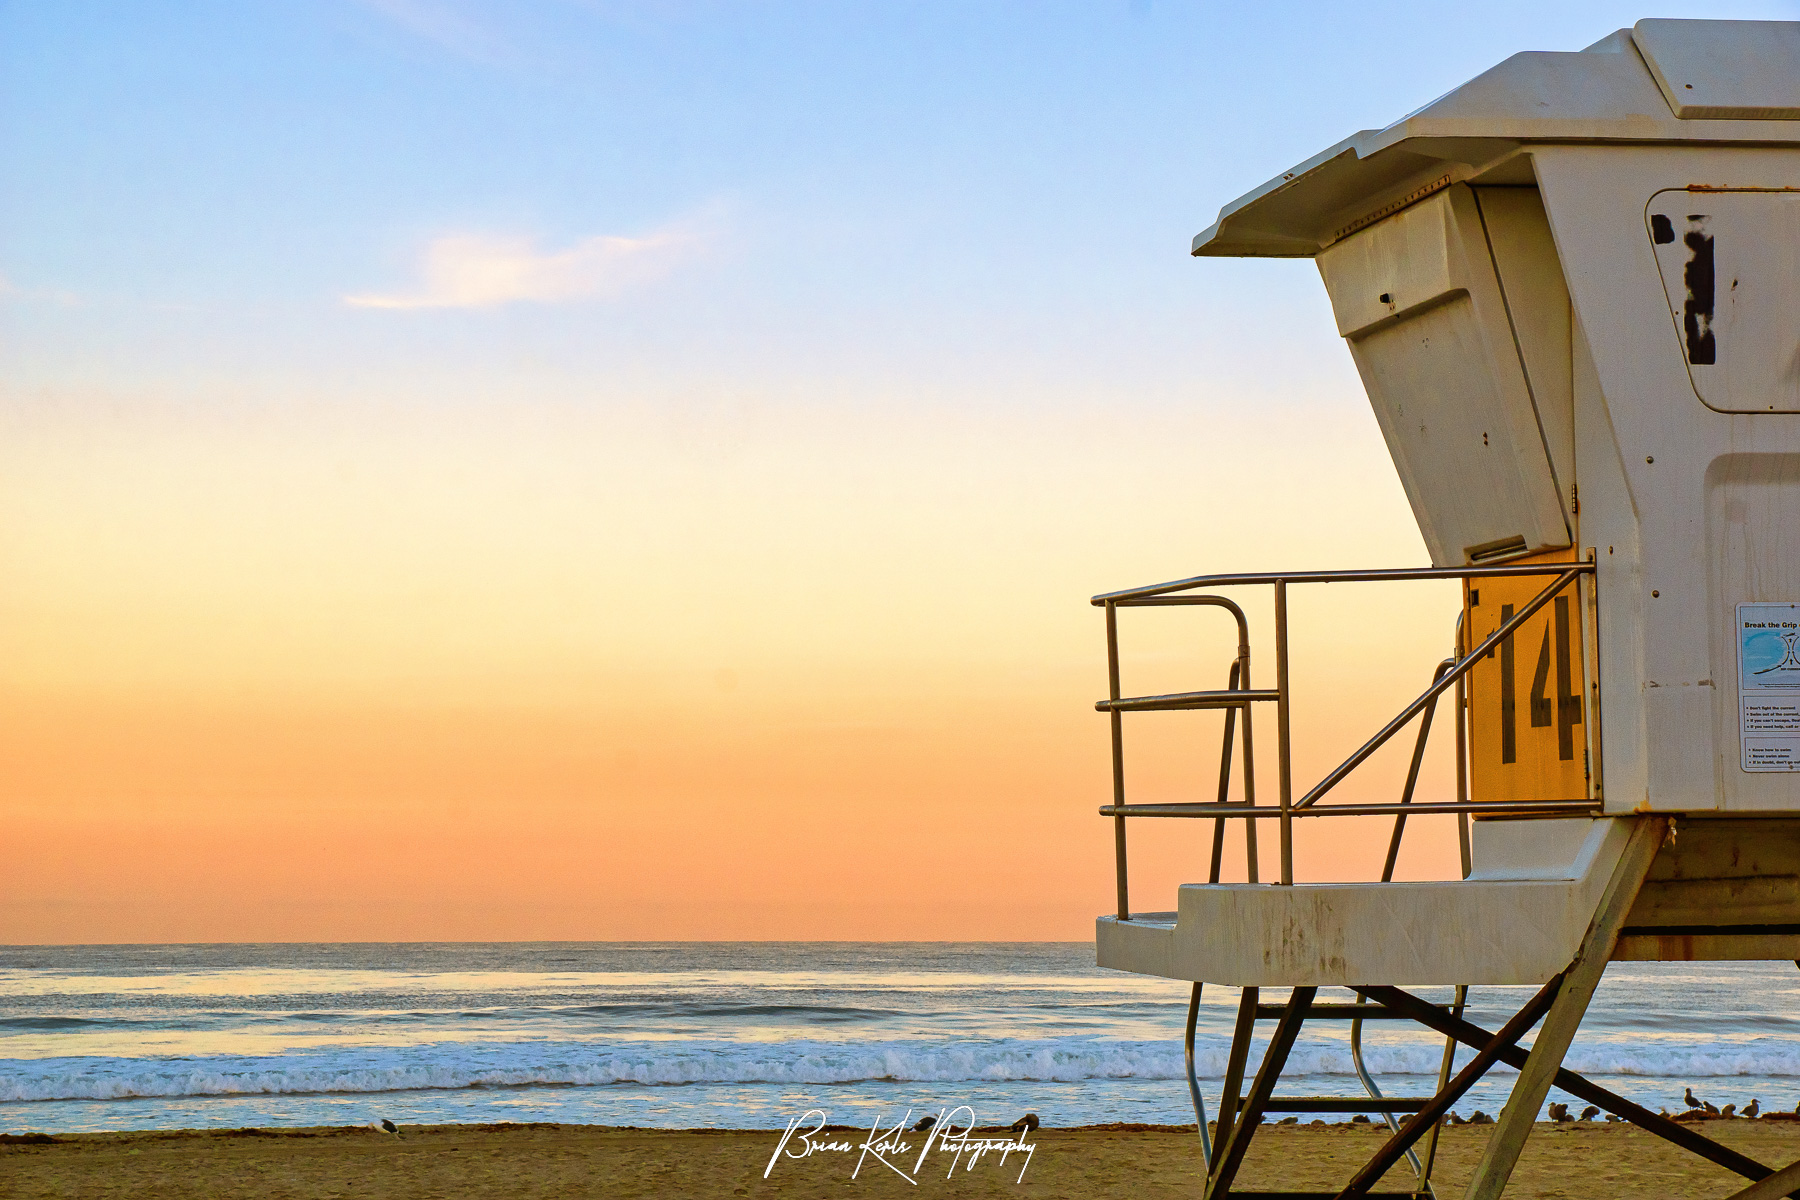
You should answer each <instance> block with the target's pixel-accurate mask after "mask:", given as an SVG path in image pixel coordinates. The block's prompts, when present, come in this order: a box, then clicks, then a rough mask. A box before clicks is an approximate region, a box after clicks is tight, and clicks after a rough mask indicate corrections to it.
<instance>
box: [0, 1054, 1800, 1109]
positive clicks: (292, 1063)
mask: <svg viewBox="0 0 1800 1200" xmlns="http://www.w3.org/2000/svg"><path fill="white" fill-rule="evenodd" d="M1441 1054H1442V1050H1441V1048H1440V1047H1438V1046H1434V1045H1428V1044H1426V1045H1390V1046H1372V1047H1370V1048H1369V1049H1368V1054H1367V1062H1368V1065H1369V1068H1370V1069H1371V1070H1372V1071H1374V1072H1376V1073H1377V1074H1401V1075H1408V1074H1410V1075H1427V1074H1433V1073H1435V1072H1436V1071H1437V1069H1438V1064H1439V1061H1440V1058H1441ZM1463 1057H1466V1055H1464V1056H1463ZM1225 1059H1226V1048H1225V1046H1224V1045H1223V1044H1214V1045H1209V1046H1205V1047H1202V1048H1201V1049H1200V1051H1199V1053H1198V1054H1197V1056H1196V1067H1197V1070H1198V1072H1199V1073H1200V1074H1201V1075H1202V1076H1203V1077H1205V1078H1209V1079H1218V1078H1220V1077H1222V1076H1223V1074H1224V1072H1225ZM1459 1061H1461V1059H1459ZM1568 1065H1569V1066H1570V1067H1572V1068H1573V1069H1575V1070H1577V1071H1580V1072H1582V1073H1584V1074H1596V1075H1636V1076H1651V1077H1663V1078H1704V1077H1719V1076H1759V1077H1800V1045H1796V1044H1794V1043H1790V1042H1773V1043H1770V1042H1759V1043H1744V1044H1737V1045H1733V1044H1720V1043H1709V1044H1693V1045H1683V1046H1670V1045H1658V1044H1654V1043H1652V1044H1649V1045H1644V1046H1634V1047H1626V1046H1620V1045H1617V1044H1610V1045H1597V1046H1593V1047H1589V1048H1581V1047H1577V1049H1576V1051H1575V1052H1574V1053H1573V1054H1572V1055H1571V1056H1570V1058H1569V1060H1568ZM1352 1070H1353V1067H1352V1064H1351V1060H1350V1056H1349V1054H1348V1052H1347V1050H1346V1049H1345V1047H1343V1046H1342V1045H1341V1044H1336V1045H1333V1044H1325V1045H1302V1046H1300V1047H1297V1048H1296V1050H1295V1052H1294V1053H1293V1055H1292V1056H1291V1057H1290V1060H1289V1065H1288V1070H1287V1074H1288V1075H1289V1076H1290V1077H1293V1076H1298V1075H1348V1074H1350V1073H1351V1072H1352ZM1181 1077H1182V1060H1181V1052H1180V1048H1179V1046H1178V1045H1171V1044H1170V1043H1169V1042H1117V1041H1098V1040H1092V1039H1085V1038H1059V1039H1040V1040H1017V1041H1003V1042H994V1043H974V1044H969V1043H965V1044H948V1045H946V1044H942V1043H922V1042H889V1043H866V1042H862V1043H838V1042H824V1041H789V1042H783V1043H779V1044H775V1045H760V1044H759V1045H746V1044H742V1043H721V1042H711V1043H682V1044H671V1043H668V1042H656V1043H641V1044H637V1045H629V1046H618V1045H617V1044H615V1045H613V1046H611V1047H607V1048H600V1047H593V1046H568V1045H562V1046H557V1045H550V1044H545V1043H541V1042H539V1043H526V1044H516V1045H500V1046H495V1045H482V1046H468V1045H437V1046H416V1047H408V1048H406V1049H405V1050H403V1051H396V1050H347V1049H346V1050H329V1051H313V1052H308V1053H304V1054H289V1055H281V1056H274V1057H267V1058H255V1057H237V1056H218V1057H214V1058H206V1059H194V1058H184V1059H179V1060H157V1059H147V1058H137V1059H114V1058H64V1059H39V1060H23V1061H12V1062H0V1102H20V1101H45V1100H111V1099H124V1098H131V1097H175V1096H244V1095H284V1094H301V1093H374V1092H402V1091H416V1090H425V1089H463V1088H510V1087H525V1086H532V1085H537V1086H545V1085H551V1086H555V1085H560V1086H569V1087H598V1086H605V1085H611V1084H640V1085H643V1084H648V1085H681V1084H790V1085H821V1084H846V1083H859V1082H865V1081H872V1080H892V1081H898V1082H917V1083H959V1082H977V1081H980V1082H997V1081H1045V1082H1072V1081H1079V1080H1104V1079H1119V1080H1123V1079H1142V1080H1176V1079H1180V1078H1181Z"/></svg>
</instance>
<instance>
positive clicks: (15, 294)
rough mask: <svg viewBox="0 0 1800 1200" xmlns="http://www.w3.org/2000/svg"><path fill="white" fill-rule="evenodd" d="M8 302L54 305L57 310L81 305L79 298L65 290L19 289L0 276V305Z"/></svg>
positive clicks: (8, 278)
mask: <svg viewBox="0 0 1800 1200" xmlns="http://www.w3.org/2000/svg"><path fill="white" fill-rule="evenodd" d="M9 301H17V302H19V303H21V304H24V303H30V302H33V301H36V302H39V303H47V304H54V305H56V306H57V307H58V308H77V307H79V306H80V305H81V297H80V296H78V295H76V294H75V293H74V292H71V291H69V290H68V289H66V288H27V287H20V286H19V285H18V284H16V283H14V282H13V281H12V279H11V278H10V277H9V276H7V275H5V274H0V304H3V303H7V302H9Z"/></svg>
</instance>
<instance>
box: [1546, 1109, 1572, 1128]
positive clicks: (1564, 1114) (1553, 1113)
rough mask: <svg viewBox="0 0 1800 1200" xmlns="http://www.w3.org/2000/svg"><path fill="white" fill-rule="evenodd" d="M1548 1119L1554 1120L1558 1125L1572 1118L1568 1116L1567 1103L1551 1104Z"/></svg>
mask: <svg viewBox="0 0 1800 1200" xmlns="http://www.w3.org/2000/svg"><path fill="white" fill-rule="evenodd" d="M1550 1119H1551V1120H1552V1121H1555V1122H1556V1123H1557V1124H1558V1125H1561V1124H1562V1123H1563V1122H1564V1121H1570V1120H1573V1119H1574V1118H1573V1117H1571V1116H1569V1106H1568V1105H1566V1104H1552V1105H1551V1106H1550Z"/></svg>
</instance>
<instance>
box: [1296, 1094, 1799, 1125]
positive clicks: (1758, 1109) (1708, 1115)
mask: <svg viewBox="0 0 1800 1200" xmlns="http://www.w3.org/2000/svg"><path fill="white" fill-rule="evenodd" d="M1682 1099H1683V1100H1684V1101H1686V1103H1687V1111H1686V1112H1684V1113H1681V1114H1680V1115H1678V1116H1676V1115H1672V1114H1671V1113H1670V1112H1669V1110H1668V1109H1666V1108H1665V1109H1663V1110H1662V1115H1663V1116H1664V1117H1671V1119H1673V1120H1676V1121H1682V1122H1688V1121H1729V1120H1731V1119H1732V1118H1734V1117H1750V1118H1752V1119H1754V1118H1756V1117H1760V1116H1762V1115H1763V1107H1762V1101H1761V1100H1758V1099H1752V1100H1751V1101H1750V1103H1748V1104H1746V1105H1744V1107H1743V1108H1741V1109H1740V1108H1738V1106H1737V1105H1735V1104H1727V1105H1726V1106H1725V1107H1724V1108H1719V1107H1717V1106H1715V1105H1712V1104H1709V1103H1707V1102H1706V1101H1705V1100H1702V1099H1701V1098H1700V1097H1698V1096H1696V1095H1694V1089H1693V1088H1692V1087H1689V1088H1688V1089H1687V1092H1686V1094H1685V1095H1683V1096H1682ZM1548 1115H1549V1117H1550V1119H1551V1120H1552V1121H1554V1122H1555V1123H1556V1124H1558V1125H1566V1124H1571V1123H1573V1122H1575V1121H1592V1120H1594V1119H1595V1118H1597V1117H1599V1116H1600V1115H1601V1112H1600V1107H1599V1105H1596V1104H1590V1105H1588V1106H1587V1107H1586V1108H1584V1109H1582V1110H1581V1112H1580V1114H1579V1115H1573V1116H1572V1115H1570V1113H1569V1106H1568V1105H1566V1104H1552V1105H1551V1106H1550V1108H1549V1110H1548ZM1770 1115H1771V1116H1773V1115H1774V1114H1773V1113H1771V1114H1770ZM1780 1115H1781V1116H1782V1117H1789V1116H1790V1114H1788V1113H1782V1114H1780ZM1448 1116H1449V1119H1450V1124H1452V1125H1492V1124H1493V1123H1494V1118H1492V1117H1490V1116H1488V1115H1487V1114H1486V1113H1484V1112H1482V1111H1481V1110H1480V1109H1476V1110H1475V1112H1474V1115H1472V1116H1469V1117H1462V1116H1458V1115H1457V1114H1456V1113H1450V1114H1448ZM1605 1116H1606V1119H1607V1120H1608V1121H1610V1122H1612V1123H1614V1124H1624V1123H1625V1118H1624V1117H1621V1116H1616V1115H1614V1114H1613V1113H1607V1114H1605ZM1792 1116H1793V1118H1795V1119H1800V1109H1797V1110H1796V1111H1795V1112H1794V1114H1792ZM1299 1122H1300V1118H1298V1117H1284V1118H1283V1119H1282V1120H1280V1121H1278V1122H1276V1123H1277V1124H1279V1125H1297V1124H1299ZM1324 1123H1325V1122H1323V1121H1314V1122H1313V1124H1314V1125H1323V1124H1324ZM1350 1123H1351V1124H1352V1125H1369V1124H1373V1122H1371V1121H1370V1120H1369V1118H1368V1116H1367V1115H1366V1114H1364V1113H1357V1114H1356V1115H1355V1116H1353V1117H1351V1118H1350Z"/></svg>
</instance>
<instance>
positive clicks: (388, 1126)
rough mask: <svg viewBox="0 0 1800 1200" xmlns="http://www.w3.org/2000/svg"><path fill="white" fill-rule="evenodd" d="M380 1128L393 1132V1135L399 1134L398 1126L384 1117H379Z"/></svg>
mask: <svg viewBox="0 0 1800 1200" xmlns="http://www.w3.org/2000/svg"><path fill="white" fill-rule="evenodd" d="M381 1128H382V1129H383V1130H385V1131H386V1132H388V1133H391V1134H393V1135H394V1136H395V1137H399V1136H400V1127H399V1126H398V1125H396V1124H394V1123H393V1122H392V1121H390V1120H388V1119H387V1118H386V1117H383V1118H381Z"/></svg>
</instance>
